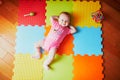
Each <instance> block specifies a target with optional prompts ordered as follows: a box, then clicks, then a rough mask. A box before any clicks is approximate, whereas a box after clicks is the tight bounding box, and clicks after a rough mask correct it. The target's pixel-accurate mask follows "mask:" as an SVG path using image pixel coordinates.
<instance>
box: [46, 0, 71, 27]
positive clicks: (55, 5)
mask: <svg viewBox="0 0 120 80" xmlns="http://www.w3.org/2000/svg"><path fill="white" fill-rule="evenodd" d="M46 3H47V6H46V25H50V21H49V20H50V16H53V15H59V14H60V12H63V11H66V12H69V13H72V7H73V1H66V0H63V1H59V0H56V1H53V0H50V1H46Z"/></svg>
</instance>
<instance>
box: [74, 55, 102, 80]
mask: <svg viewBox="0 0 120 80" xmlns="http://www.w3.org/2000/svg"><path fill="white" fill-rule="evenodd" d="M73 58H74V63H73V66H74V70H73V74H74V78H73V80H102V79H103V77H104V75H103V73H102V71H103V66H102V63H103V59H102V56H94V55H93V56H87V55H85V56H80V55H77V56H74V57H73Z"/></svg>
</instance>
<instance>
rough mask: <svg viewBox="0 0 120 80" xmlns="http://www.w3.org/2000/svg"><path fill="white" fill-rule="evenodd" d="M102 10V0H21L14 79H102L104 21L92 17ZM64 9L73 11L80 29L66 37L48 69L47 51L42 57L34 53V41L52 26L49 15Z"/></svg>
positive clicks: (75, 22) (75, 23) (74, 21)
mask: <svg viewBox="0 0 120 80" xmlns="http://www.w3.org/2000/svg"><path fill="white" fill-rule="evenodd" d="M100 9H101V4H100V1H92V0H91V1H87V0H84V1H80V0H76V1H73V0H62V1H61V0H19V12H18V26H16V28H17V32H16V47H15V50H16V53H15V55H14V57H15V61H14V69H13V72H14V75H13V76H12V80H103V78H104V74H103V69H104V66H103V65H102V64H103V58H102V56H103V51H102V48H103V45H102V37H101V35H102V30H101V28H102V23H100V22H99V23H97V22H95V21H94V20H93V19H92V17H91V14H92V12H95V11H97V10H100ZM30 12H34V15H33V14H29V13H30ZM61 12H69V13H70V14H71V17H72V19H71V21H72V25H74V26H75V27H76V30H77V32H76V33H75V34H70V35H67V36H66V37H65V39H64V40H63V42H62V43H61V44H60V46H59V48H58V50H57V52H56V55H55V58H54V60H53V62H52V63H51V65H50V70H48V71H47V70H44V68H43V62H44V61H45V59H46V58H47V56H48V55H47V53H46V52H43V54H42V58H41V59H33V58H31V55H33V54H35V49H34V43H35V42H37V41H39V40H42V39H43V38H44V37H46V36H47V34H48V33H49V30H50V29H51V23H50V16H53V15H59V14H60V13H61ZM25 14H29V15H30V16H24V15H25Z"/></svg>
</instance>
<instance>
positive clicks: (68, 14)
mask: <svg viewBox="0 0 120 80" xmlns="http://www.w3.org/2000/svg"><path fill="white" fill-rule="evenodd" d="M61 14H65V15H67V16H68V17H69V18H71V15H70V13H68V12H61V13H60V15H61Z"/></svg>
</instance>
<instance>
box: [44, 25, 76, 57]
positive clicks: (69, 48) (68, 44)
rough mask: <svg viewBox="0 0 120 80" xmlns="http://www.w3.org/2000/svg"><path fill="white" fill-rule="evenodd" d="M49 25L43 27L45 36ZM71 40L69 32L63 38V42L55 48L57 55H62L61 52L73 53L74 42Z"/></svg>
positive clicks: (72, 38)
mask: <svg viewBox="0 0 120 80" xmlns="http://www.w3.org/2000/svg"><path fill="white" fill-rule="evenodd" d="M50 28H51V27H50V26H46V27H45V30H46V32H45V34H44V35H45V36H47V34H48V32H49V31H50ZM73 40H74V37H73V36H72V35H71V34H70V35H68V36H66V37H65V39H64V40H63V42H62V43H61V44H60V46H59V48H58V50H57V54H59V55H62V54H67V55H69V54H73V53H74V52H73V47H74V44H73Z"/></svg>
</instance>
